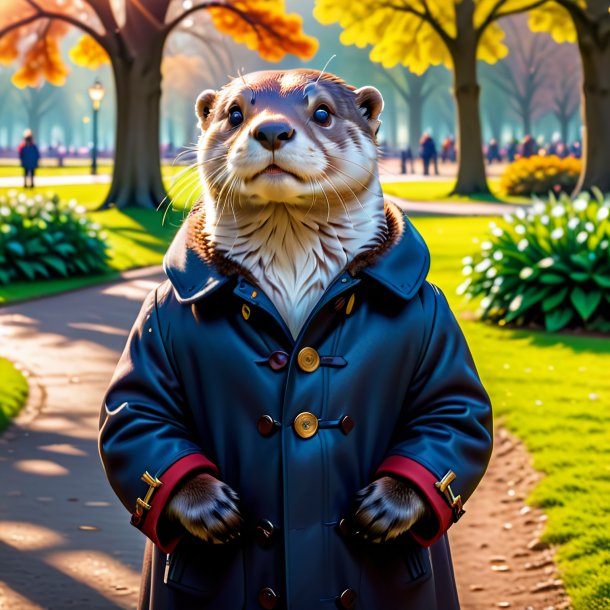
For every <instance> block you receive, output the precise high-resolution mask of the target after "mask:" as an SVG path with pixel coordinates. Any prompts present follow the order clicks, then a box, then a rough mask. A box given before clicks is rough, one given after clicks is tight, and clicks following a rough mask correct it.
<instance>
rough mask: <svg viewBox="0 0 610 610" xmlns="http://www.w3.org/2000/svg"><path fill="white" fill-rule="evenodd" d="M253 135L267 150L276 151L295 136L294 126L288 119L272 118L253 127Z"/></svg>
mask: <svg viewBox="0 0 610 610" xmlns="http://www.w3.org/2000/svg"><path fill="white" fill-rule="evenodd" d="M251 133H252V137H253V138H254V139H255V140H256V141H257V142H260V144H261V146H262V147H263V148H265V149H267V150H270V151H275V150H277V149H278V148H280V147H281V146H283V145H284V144H285V143H286V142H288V141H289V140H292V138H294V136H295V133H296V132H295V130H294V128H293V127H292V126H291V125H290V124H289V123H288V122H287V121H279V120H277V119H270V120H266V121H261V122H260V123H258V125H255V126H254V127H253V128H252V131H251Z"/></svg>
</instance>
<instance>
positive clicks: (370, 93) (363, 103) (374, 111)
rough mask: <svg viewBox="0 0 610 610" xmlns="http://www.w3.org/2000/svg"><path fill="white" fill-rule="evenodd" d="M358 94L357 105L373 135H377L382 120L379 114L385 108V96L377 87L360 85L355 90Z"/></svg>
mask: <svg viewBox="0 0 610 610" xmlns="http://www.w3.org/2000/svg"><path fill="white" fill-rule="evenodd" d="M354 93H355V94H356V105H357V106H358V108H360V112H362V116H363V117H364V118H365V119H366V120H367V121H368V123H369V127H370V129H371V132H372V134H373V135H377V131H378V130H379V126H380V125H381V121H380V120H379V118H378V117H379V115H380V114H381V111H382V110H383V97H381V93H379V91H378V90H377V89H375V87H371V86H367V87H360V89H356V91H354Z"/></svg>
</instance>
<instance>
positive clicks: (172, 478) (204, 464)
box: [131, 453, 218, 553]
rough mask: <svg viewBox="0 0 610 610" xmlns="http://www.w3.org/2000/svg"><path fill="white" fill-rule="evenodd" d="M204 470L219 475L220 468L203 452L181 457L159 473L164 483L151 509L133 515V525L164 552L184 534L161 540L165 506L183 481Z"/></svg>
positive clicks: (171, 548)
mask: <svg viewBox="0 0 610 610" xmlns="http://www.w3.org/2000/svg"><path fill="white" fill-rule="evenodd" d="M203 472H207V473H208V474H211V475H214V476H218V468H217V467H216V466H215V465H214V464H213V463H212V462H210V460H208V459H207V458H206V457H205V456H204V455H202V454H201V453H191V454H190V455H187V456H185V457H183V458H180V459H179V460H178V461H177V462H174V463H173V464H172V465H171V466H170V467H169V468H168V469H167V470H165V471H164V472H163V474H161V475H159V480H160V481H161V482H162V483H163V485H161V487H158V488H157V489H156V490H155V492H154V494H153V497H152V499H151V501H150V506H151V508H150V510H148V511H147V510H145V511H144V512H143V514H142V516H141V517H138V515H136V513H134V514H133V516H132V519H131V523H132V525H135V527H137V528H138V529H139V530H141V531H142V533H143V534H144V535H145V536H147V537H148V538H150V539H151V540H152V541H153V542H154V543H155V545H156V546H158V547H159V548H160V549H161V550H162V551H163V552H164V553H171V552H172V551H173V550H174V549H175V548H176V546H178V543H179V542H180V540H181V539H182V535H180V534H178V535H175V536H174V537H172V538H170V539H165V538H164V539H163V540H160V532H159V530H160V527H159V525H160V524H159V521H160V520H161V515H162V514H163V511H164V509H165V506H166V505H167V503H168V501H169V499H170V498H171V496H172V494H173V493H174V490H175V489H176V487H177V486H178V484H179V483H180V482H181V481H183V480H184V479H186V478H190V477H191V476H193V475H195V474H201V473H203ZM143 493H145V491H143Z"/></svg>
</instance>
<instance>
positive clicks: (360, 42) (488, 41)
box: [314, 0, 586, 74]
mask: <svg viewBox="0 0 610 610" xmlns="http://www.w3.org/2000/svg"><path fill="white" fill-rule="evenodd" d="M572 1H573V2H574V3H575V4H578V5H580V6H584V5H586V0H572ZM460 4H461V0H426V1H424V0H400V1H397V2H389V3H384V2H380V1H379V0H360V1H358V2H354V0H316V3H315V9H314V16H315V17H316V19H318V21H320V22H321V23H323V24H324V25H330V24H334V23H337V24H339V25H340V26H341V28H342V30H343V31H342V33H341V42H342V43H343V44H345V45H355V46H357V47H361V48H363V47H366V46H368V45H370V46H371V47H372V49H371V54H370V57H371V60H372V61H374V62H378V63H380V64H381V65H383V66H384V67H385V68H392V67H394V66H396V65H398V64H402V65H404V66H407V67H408V68H409V69H410V70H411V71H412V72H414V73H415V74H422V73H423V72H425V71H426V70H427V69H428V67H429V66H431V65H439V64H444V65H445V66H447V67H448V68H450V67H451V63H452V62H451V55H450V51H449V48H448V45H447V41H449V43H451V41H454V40H456V38H458V37H463V36H468V35H472V36H476V37H478V45H477V50H476V53H477V55H476V56H477V59H480V60H483V61H485V62H487V63H490V64H493V63H495V62H496V61H498V60H500V59H503V58H504V57H506V55H507V54H508V49H507V47H506V45H505V44H504V32H503V31H502V28H501V27H500V26H499V25H498V23H497V22H496V20H497V19H498V18H499V17H500V16H501V15H502V14H504V13H512V12H514V11H528V10H530V8H531V7H532V6H535V4H536V3H535V2H533V1H532V0H504V1H502V0H474V11H473V14H472V15H471V17H470V19H469V20H465V21H464V20H463V21H462V22H461V23H460V32H459V33H458V31H457V21H458V19H457V12H458V10H459V9H461V8H462V7H458V6H457V5H460ZM461 14H462V15H464V14H465V13H464V11H461ZM530 26H531V27H532V30H534V31H546V32H550V33H551V35H552V36H553V38H555V40H556V41H557V42H567V41H570V42H573V41H574V40H575V34H574V28H573V25H572V22H571V19H570V17H569V15H568V13H567V11H566V10H565V9H562V8H561V7H559V6H558V5H556V4H555V3H553V2H549V3H547V4H544V5H543V6H542V7H540V8H536V9H534V10H531V11H530Z"/></svg>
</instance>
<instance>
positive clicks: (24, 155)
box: [19, 129, 40, 189]
mask: <svg viewBox="0 0 610 610" xmlns="http://www.w3.org/2000/svg"><path fill="white" fill-rule="evenodd" d="M19 159H20V161H21V167H23V188H26V189H27V188H34V174H35V172H36V168H37V167H38V161H40V151H39V150H38V146H36V144H34V136H33V135H32V132H31V131H30V130H29V129H26V131H25V132H24V134H23V141H22V142H21V144H20V145H19Z"/></svg>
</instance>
